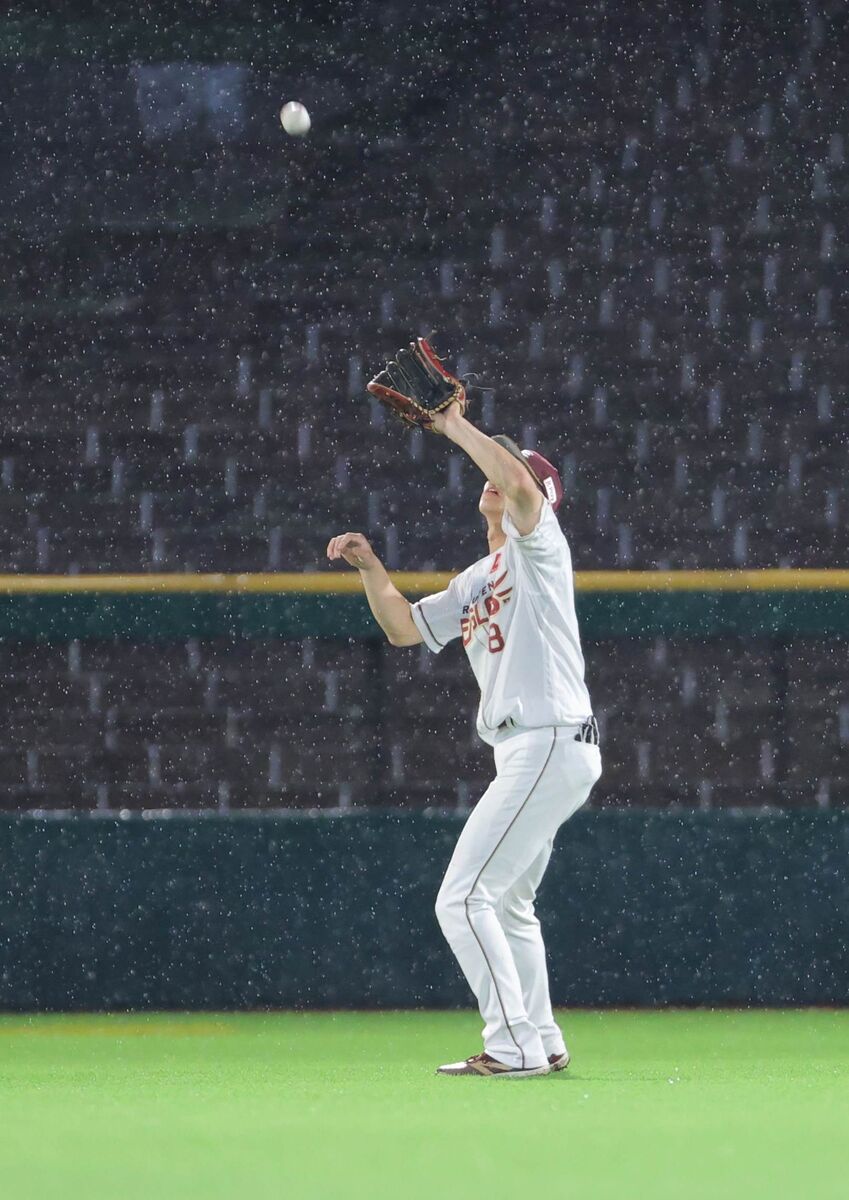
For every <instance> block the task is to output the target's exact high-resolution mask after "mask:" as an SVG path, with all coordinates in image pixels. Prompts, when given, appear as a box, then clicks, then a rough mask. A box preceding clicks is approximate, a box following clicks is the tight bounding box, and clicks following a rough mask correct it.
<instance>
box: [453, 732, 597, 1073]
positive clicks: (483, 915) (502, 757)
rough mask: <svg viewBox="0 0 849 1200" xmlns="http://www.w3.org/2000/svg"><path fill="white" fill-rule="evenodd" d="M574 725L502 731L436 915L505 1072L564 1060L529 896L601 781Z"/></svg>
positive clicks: (487, 1044)
mask: <svg viewBox="0 0 849 1200" xmlns="http://www.w3.org/2000/svg"><path fill="white" fill-rule="evenodd" d="M576 732H577V727H575V728H571V727H568V726H557V727H548V728H543V729H519V730H518V731H517V730H508V731H505V734H504V736H502V737H501V739H500V740H499V741H498V742H497V743H496V746H495V767H496V777H495V779H494V780H493V781H492V783H491V784H490V785H489V787H488V788H487V789H486V791H485V792H484V794H483V796H482V797H481V798H480V800H479V801H478V803H477V805H476V807H475V809H474V810H473V812H472V814H471V816H470V817H469V819H468V821H467V822H466V824H465V826H464V827H463V831H462V833H461V834H460V837H459V839H458V841H457V846H456V848H455V850H454V854H453V856H452V858H451V862H450V863H449V866H448V870H447V871H446V873H445V879H444V880H443V882H442V886H441V888H440V889H439V895H438V897H437V900H436V915H437V918H438V920H439V924H440V926H441V927H442V932H443V933H444V934H445V937H446V938H447V940H448V943H449V945H450V946H451V949H452V950H453V951H454V954H455V955H456V957H457V961H458V962H459V964H460V966H461V967H462V969H463V973H464V975H465V976H466V979H467V980H468V982H469V986H470V987H471V989H472V991H473V992H474V993H475V996H476V997H477V1000H478V1005H479V1007H480V1012H481V1016H482V1017H483V1019H484V1022H485V1027H484V1031H483V1038H484V1049H485V1050H486V1052H487V1054H491V1055H492V1057H493V1058H496V1059H498V1061H499V1062H502V1063H505V1064H506V1065H507V1066H511V1067H539V1066H542V1064H543V1063H545V1062H546V1060H547V1058H548V1056H549V1055H551V1054H562V1053H563V1050H564V1043H563V1034H562V1033H561V1032H560V1028H559V1027H558V1025H557V1023H556V1022H555V1020H554V1014H553V1013H552V1011H551V1000H550V998H549V991H548V970H547V968H546V962H545V946H544V945H543V940H542V934H541V932H540V926H539V921H538V919H537V917H536V914H535V912H534V900H535V898H536V890H537V887H538V886H539V882H540V880H541V879H542V876H543V873H544V872H545V869H546V867H547V866H548V860H549V857H550V855H551V847H552V844H553V841H554V835H555V834H556V832H557V830H558V829H559V828H560V826H561V825H562V824H563V822H564V821H567V820H568V819H569V817H571V816H572V814H573V813H575V812H577V810H578V809H579V808H580V807H581V805H582V804H584V802H585V801H586V799H587V797H588V796H589V794H590V791H591V790H592V787H593V784H594V783H595V782H596V780H597V779H598V778H599V776H600V775H601V756H600V753H599V748H598V746H593V745H591V744H589V743H587V742H580V741H578V742H576V741H575V734H576Z"/></svg>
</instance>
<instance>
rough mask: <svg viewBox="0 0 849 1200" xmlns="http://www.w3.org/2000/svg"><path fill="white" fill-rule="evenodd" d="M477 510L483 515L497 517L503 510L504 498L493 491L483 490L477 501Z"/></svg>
mask: <svg viewBox="0 0 849 1200" xmlns="http://www.w3.org/2000/svg"><path fill="white" fill-rule="evenodd" d="M478 511H479V512H481V513H483V515H484V516H485V517H498V516H501V515H502V514H503V512H504V499H503V497H501V496H497V495H496V494H495V493H494V492H484V493H483V495H482V496H481V498H480V500H479V501H478Z"/></svg>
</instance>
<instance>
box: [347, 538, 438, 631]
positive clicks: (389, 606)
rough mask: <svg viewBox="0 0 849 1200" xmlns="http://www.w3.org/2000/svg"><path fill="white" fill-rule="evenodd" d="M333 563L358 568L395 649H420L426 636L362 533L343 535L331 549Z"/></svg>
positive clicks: (376, 612) (372, 606)
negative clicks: (423, 637)
mask: <svg viewBox="0 0 849 1200" xmlns="http://www.w3.org/2000/svg"><path fill="white" fill-rule="evenodd" d="M327 557H328V558H329V559H330V561H331V562H333V561H335V560H338V559H343V560H344V561H345V562H346V563H348V564H349V566H352V567H356V569H357V570H358V571H359V573H360V579H361V580H362V583H363V588H364V589H365V593H366V599H367V600H368V603H369V608H370V609H371V611H372V615H373V616H374V619H375V621H377V623H378V625H379V626H380V628H381V629H382V630H383V632H384V633H385V634H386V636H387V638H388V639H389V641H390V642H391V643H392V645H393V646H416V645H418V643H419V642H420V641H422V635H421V634H420V633H419V631H418V629H417V628H416V625H415V622H414V621H413V618H412V616H411V614H410V602H409V600H408V599H407V598H406V596H402V595H401V593H400V592H399V591H398V589H397V588H396V586H395V584H394V583H393V582H392V580H391V579H390V578H389V573H388V572H387V570H386V568H385V567H384V565H383V563H382V562H381V561H380V559H379V558H378V557H377V555H376V554H375V552H374V550H372V548H371V545H370V544H369V542H368V540H367V539H366V538H364V537H363V535H362V534H361V533H342V534H339V535H338V536H337V537H334V538H331V539H330V542H329V543H328V546H327Z"/></svg>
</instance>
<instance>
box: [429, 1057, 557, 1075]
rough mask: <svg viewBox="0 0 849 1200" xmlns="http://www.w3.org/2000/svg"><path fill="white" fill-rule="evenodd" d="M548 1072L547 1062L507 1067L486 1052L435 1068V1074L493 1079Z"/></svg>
mask: <svg viewBox="0 0 849 1200" xmlns="http://www.w3.org/2000/svg"><path fill="white" fill-rule="evenodd" d="M558 1069H562V1068H558ZM550 1072H551V1067H550V1066H549V1065H548V1063H543V1065H542V1066H541V1067H508V1066H507V1064H506V1063H500V1062H499V1061H498V1060H497V1059H495V1058H493V1057H492V1056H491V1055H489V1054H486V1053H484V1054H473V1055H472V1057H471V1058H467V1059H466V1061H465V1062H456V1063H446V1064H445V1066H443V1067H437V1068H436V1073H437V1075H489V1076H491V1077H492V1078H494V1079H532V1078H533V1077H534V1076H537V1075H548V1074H550Z"/></svg>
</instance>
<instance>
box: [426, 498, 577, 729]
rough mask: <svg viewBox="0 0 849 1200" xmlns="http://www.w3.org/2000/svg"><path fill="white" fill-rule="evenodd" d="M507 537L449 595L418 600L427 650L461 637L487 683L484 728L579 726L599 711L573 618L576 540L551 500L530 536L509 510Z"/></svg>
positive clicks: (480, 720) (481, 713)
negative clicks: (570, 538)
mask: <svg viewBox="0 0 849 1200" xmlns="http://www.w3.org/2000/svg"><path fill="white" fill-rule="evenodd" d="M501 528H502V529H503V530H504V532H505V534H506V535H507V541H506V542H505V543H504V545H503V546H502V547H501V549H500V550H496V551H495V553H494V554H488V555H487V557H486V558H482V559H480V560H479V561H478V562H476V563H473V564H472V565H471V566H470V567H467V568H466V570H465V571H461V572H460V574H459V575H457V576H456V577H455V578H454V579H452V580H451V582H450V584H449V585H448V587H447V588H446V589H445V591H444V592H436V593H435V594H434V595H432V596H425V598H424V599H423V600H419V601H418V603H417V604H413V605H411V611H412V615H413V621H414V622H415V625H416V628H417V629H418V631H419V633H420V634H421V635H422V638H423V639H424V642H425V644H426V645H427V647H428V648H429V649H430V650H432V651H433V652H434V653H435V654H438V653H439V651H440V650H441V649H442V648H443V646H445V645H447V643H448V642H450V641H452V639H454V638H456V637H461V638H462V639H463V646H464V647H465V650H466V654H467V655H468V656H469V662H470V663H471V666H472V670H473V671H474V674H475V678H476V679H477V682H478V686H479V687H480V690H481V699H480V705H479V707H478V715H477V731H478V734H479V735H480V737H481V738H482V739H483V741H485V742H488V743H489V744H490V745H494V743H495V735H496V732H497V730H498V727H499V726H500V725H502V724H503V723H504V722H505V721H507V720H508V719H512V720H513V721H514V722H515V723H516V724H517V725H522V726H527V727H531V728H534V727H540V726H547V725H572V724H578V723H580V722H582V721H585V720H586V719H587V718H588V717H589V716H591V715H592V708H591V706H590V697H589V693H588V692H587V688H586V684H585V683H584V656H583V654H582V652H581V641H580V637H579V635H578V620H577V617H576V615H575V594H574V579H573V574H572V555H571V553H570V551H569V543H568V542H567V541H566V538H565V536H564V534H563V531H562V529H561V528H560V525H559V523H558V521H557V517H556V516H555V515H554V510H553V508H552V507H551V504H550V503H549V502H548V500H546V499H545V498H543V503H542V509H541V511H540V516H539V520H538V522H537V525H536V527H535V528H534V529H533V530H532V531H531V532H530V533H528V534H525V535H524V536H522V535H521V534H520V533H519V531H518V529H517V528H516V526H515V524H514V523H513V520H512V518H511V517H510V515H509V513H507V512H505V513H504V516H503V518H502V522H501Z"/></svg>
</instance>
